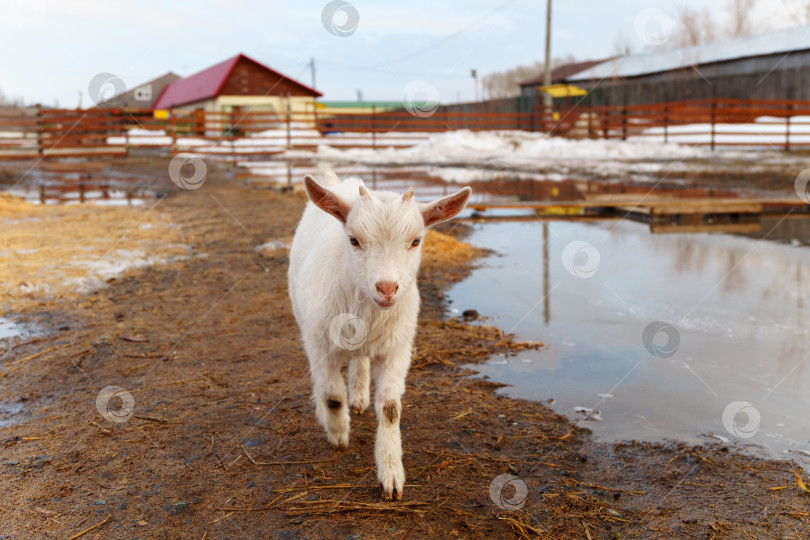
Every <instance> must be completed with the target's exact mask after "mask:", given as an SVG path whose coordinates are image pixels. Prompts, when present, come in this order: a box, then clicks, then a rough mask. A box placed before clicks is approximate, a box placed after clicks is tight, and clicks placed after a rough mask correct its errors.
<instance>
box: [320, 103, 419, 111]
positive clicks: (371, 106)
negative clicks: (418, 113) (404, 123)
mask: <svg viewBox="0 0 810 540" xmlns="http://www.w3.org/2000/svg"><path fill="white" fill-rule="evenodd" d="M318 106H319V108H324V109H335V110H339V111H340V112H341V113H352V114H369V113H371V112H383V111H394V110H398V109H404V108H405V106H404V105H403V104H402V101H319V102H318Z"/></svg>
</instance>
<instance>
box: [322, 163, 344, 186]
mask: <svg viewBox="0 0 810 540" xmlns="http://www.w3.org/2000/svg"><path fill="white" fill-rule="evenodd" d="M318 180H320V184H321V185H322V186H336V185H338V184H340V177H338V175H337V173H335V171H334V170H333V169H332V167H330V166H329V165H326V164H324V163H321V164H319V165H318Z"/></svg>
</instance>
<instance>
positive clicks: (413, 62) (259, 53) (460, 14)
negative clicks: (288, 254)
mask: <svg viewBox="0 0 810 540" xmlns="http://www.w3.org/2000/svg"><path fill="white" fill-rule="evenodd" d="M339 1H343V0H339ZM725 1H726V0H718V1H709V2H706V1H705V0H680V1H678V2H674V1H671V0H662V1H643V0H612V1H605V0H565V1H564V0H556V2H555V5H554V8H553V22H552V56H555V57H560V56H567V55H573V56H575V57H576V58H577V59H581V60H585V59H592V58H601V57H604V56H607V55H610V54H612V53H613V52H614V51H615V43H616V38H617V36H618V35H619V34H621V35H623V36H624V37H625V39H626V40H627V41H628V42H630V43H631V44H633V45H634V47H635V48H636V49H638V50H641V49H643V48H644V47H645V45H646V44H647V43H645V39H646V40H647V42H649V36H646V37H645V36H644V35H639V34H640V33H645V32H647V33H652V34H653V36H654V37H655V36H656V32H661V31H662V27H663V31H665V30H666V28H665V27H666V25H667V21H666V20H665V18H664V19H662V18H661V17H662V16H661V15H660V13H661V12H663V13H664V14H665V15H664V17H666V14H669V15H671V16H672V17H673V19H674V16H675V12H676V11H677V9H678V6H682V5H689V6H698V7H703V6H706V7H708V8H709V9H710V10H712V11H713V12H715V13H716V14H717V15H718V17H720V16H721V13H722V12H723V7H724V5H725ZM790 1H792V0H790ZM779 3H780V0H759V4H761V5H762V6H761V7H760V9H759V11H762V14H761V15H759V14H758V16H757V18H758V19H766V18H767V17H769V16H770V15H769V12H771V11H773V8H772V7H771V8H769V7H768V6H773V5H778V4H779ZM343 4H344V5H342V7H341V4H332V3H330V2H328V1H324V0H315V1H310V0H302V1H289V0H288V1H280V0H276V1H267V0H264V1H251V0H208V1H193V0H179V1H177V0H142V1H139V2H135V1H129V2H122V1H115V0H107V1H95V0H69V1H50V0H2V2H0V50H2V51H3V53H2V56H0V91H2V92H3V93H5V94H7V95H12V96H20V97H23V98H24V99H25V101H26V102H27V103H35V102H39V103H45V104H55V103H56V102H58V104H59V105H61V106H63V107H75V106H76V105H77V104H78V102H79V93H80V92H81V93H82V100H83V101H82V104H83V105H84V106H87V105H88V104H90V99H89V98H88V85H89V83H90V80H91V79H92V78H93V77H94V76H95V75H97V74H98V73H102V72H107V73H112V74H114V75H116V76H118V77H120V78H121V79H122V80H123V81H124V83H125V84H126V86H127V87H130V88H131V87H133V86H137V85H138V84H140V83H142V82H145V81H147V80H149V79H152V78H154V77H156V76H158V75H161V74H163V73H165V72H167V71H174V72H176V73H178V74H180V75H190V74H192V73H194V72H196V71H199V70H200V69H204V68H206V67H208V66H210V65H212V64H214V63H217V62H220V61H222V60H224V59H226V58H229V57H231V56H233V55H235V54H237V53H238V52H244V53H245V54H247V55H248V56H251V57H253V58H255V59H257V60H259V61H260V62H264V63H266V64H268V65H270V66H271V67H273V68H274V69H277V70H279V71H282V72H283V73H286V74H287V75H289V76H291V77H293V78H297V79H299V80H301V81H302V82H305V83H307V84H310V82H311V75H310V71H309V67H308V64H309V60H310V58H311V57H314V58H315V64H316V76H317V79H316V85H317V88H318V89H319V90H321V91H322V92H323V93H324V98H323V99H325V100H343V99H346V100H354V99H356V95H357V94H356V90H357V89H359V90H361V91H362V93H363V97H364V99H366V100H399V99H400V98H401V96H402V91H403V88H405V87H406V86H407V85H408V84H409V83H411V82H412V81H415V80H418V81H425V82H427V83H429V84H430V85H433V86H434V87H435V88H436V89H437V90H438V94H439V97H440V99H441V101H443V102H452V101H458V100H459V99H461V100H469V99H471V98H472V97H473V96H474V86H473V82H472V79H471V78H470V69H471V68H476V69H477V70H478V73H479V74H480V75H486V74H487V73H491V72H494V71H500V70H504V69H506V68H510V67H513V66H516V65H520V64H528V63H531V62H533V61H535V60H540V59H542V57H543V47H544V40H545V4H546V3H545V0H506V1H503V0H492V1H483V0H447V1H443V0H410V1H407V2H403V1H396V2H395V1H382V0H377V1H373V2H372V1H371V0H347V1H345V2H343ZM345 4H349V5H348V6H347V5H345ZM338 8H339V9H338ZM651 8H653V9H657V10H660V11H658V12H650V11H649V10H650V9H651ZM325 9H326V16H324V10H325ZM645 10H647V11H645ZM330 12H333V16H330ZM650 13H653V15H655V13H658V14H659V15H657V17H658V18H655V17H653V19H652V20H650ZM645 21H646V22H645ZM662 21H663V22H662ZM639 22H642V23H644V24H642V25H641V26H639ZM770 24H773V23H772V22H771V23H770ZM645 25H646V26H645ZM640 28H642V29H644V28H646V29H645V30H640ZM330 30H331V32H330ZM335 34H339V35H335ZM340 34H345V35H340Z"/></svg>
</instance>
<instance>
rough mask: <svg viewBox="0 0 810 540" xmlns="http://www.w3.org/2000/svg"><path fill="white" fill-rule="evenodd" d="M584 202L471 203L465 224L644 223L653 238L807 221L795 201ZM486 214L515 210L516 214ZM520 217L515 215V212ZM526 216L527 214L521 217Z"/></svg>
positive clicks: (599, 197) (623, 197)
mask: <svg viewBox="0 0 810 540" xmlns="http://www.w3.org/2000/svg"><path fill="white" fill-rule="evenodd" d="M586 197H587V198H585V199H579V200H570V201H539V202H519V201H510V202H479V203H475V202H474V203H470V204H468V205H467V207H468V208H470V209H472V210H474V212H473V215H472V216H471V217H470V218H467V219H469V220H473V221H478V220H509V221H513V220H515V221H522V220H531V219H537V218H543V219H551V220H556V219H587V220H593V219H629V220H632V221H638V222H642V223H647V224H649V225H650V229H651V231H652V232H654V233H686V232H732V233H734V232H739V233H745V232H756V231H758V230H759V229H760V228H761V219H762V217H763V216H777V217H779V216H790V217H800V216H801V217H810V205H809V204H807V203H806V202H804V201H802V200H801V199H799V198H798V197H795V196H794V197H788V196H785V197H762V198H743V197H740V198H732V197H701V198H683V197H681V198H678V197H666V196H661V195H660V194H655V195H650V196H644V195H640V194H625V193H609V194H595V195H587V196H586ZM489 210H515V211H516V212H515V213H503V212H498V213H497V215H492V214H490V215H487V211H489ZM521 210H522V211H523V212H520V211H521ZM527 210H528V211H530V213H528V214H527V212H526V211H527Z"/></svg>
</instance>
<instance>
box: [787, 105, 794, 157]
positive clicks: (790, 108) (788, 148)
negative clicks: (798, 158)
mask: <svg viewBox="0 0 810 540" xmlns="http://www.w3.org/2000/svg"><path fill="white" fill-rule="evenodd" d="M792 110H793V105H792V104H791V105H788V113H787V117H786V118H785V152H790V111H792Z"/></svg>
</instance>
